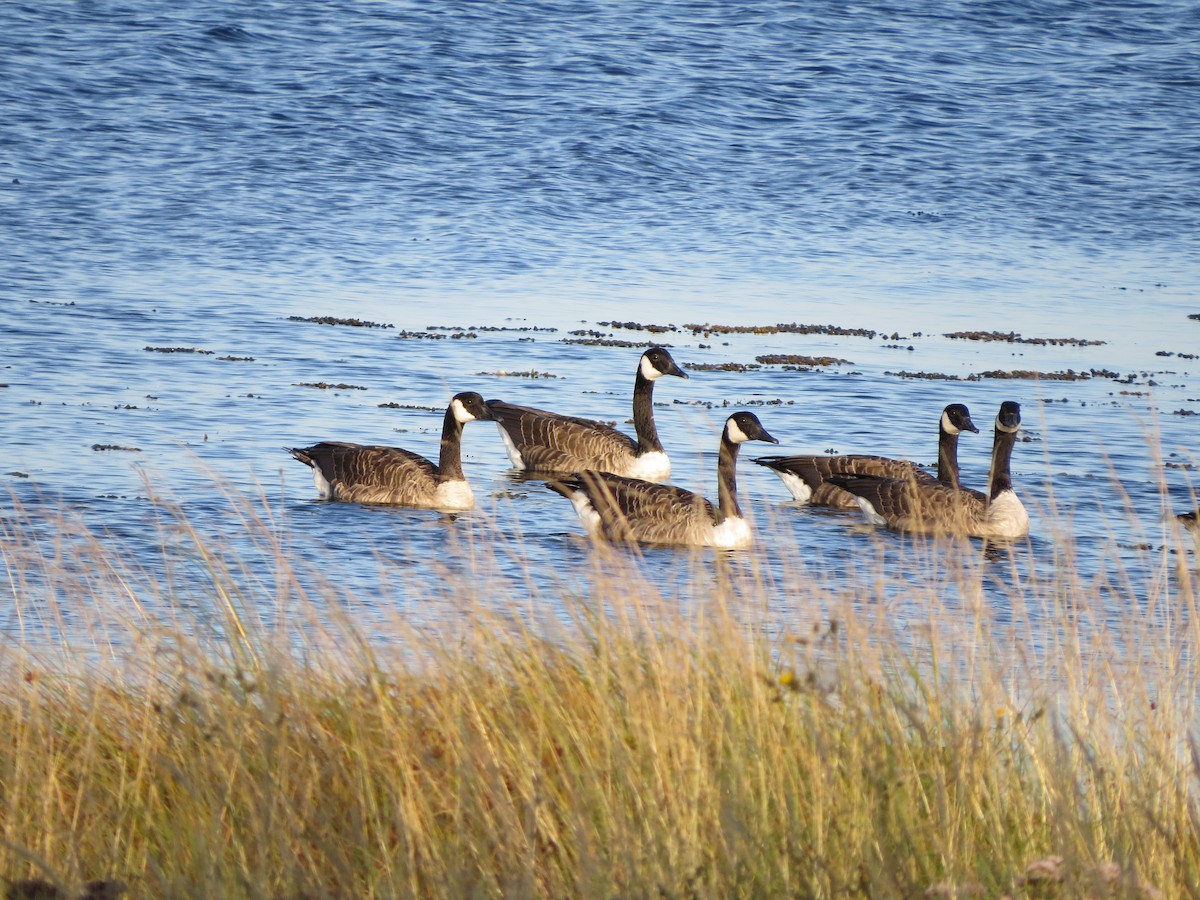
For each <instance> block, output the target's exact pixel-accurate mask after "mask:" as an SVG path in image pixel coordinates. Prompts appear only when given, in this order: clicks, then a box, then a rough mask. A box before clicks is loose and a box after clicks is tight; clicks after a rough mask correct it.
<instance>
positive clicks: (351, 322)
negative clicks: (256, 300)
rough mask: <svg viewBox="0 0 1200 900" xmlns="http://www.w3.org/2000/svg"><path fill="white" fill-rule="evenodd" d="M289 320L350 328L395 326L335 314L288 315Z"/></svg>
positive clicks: (393, 326)
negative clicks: (338, 316)
mask: <svg viewBox="0 0 1200 900" xmlns="http://www.w3.org/2000/svg"><path fill="white" fill-rule="evenodd" d="M288 321H289V322H312V323H313V324H315V325H348V326H350V327H351V328H395V327H396V326H395V325H386V324H383V323H380V322H368V321H366V320H365V319H339V318H337V317H336V316H288Z"/></svg>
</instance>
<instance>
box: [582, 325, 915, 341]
mask: <svg viewBox="0 0 1200 900" xmlns="http://www.w3.org/2000/svg"><path fill="white" fill-rule="evenodd" d="M601 324H603V323H601ZM683 327H684V328H685V329H687V330H688V331H690V332H692V334H693V335H699V334H703V335H704V337H710V336H711V335H714V334H826V335H832V336H835V337H865V338H872V339H874V338H875V337H876V336H877V335H878V334H879V332H877V331H874V330H873V329H870V328H843V327H841V326H840V325H799V324H797V323H795V322H790V323H780V324H777V325H710V324H707V323H706V324H704V325H697V324H695V323H690V324H687V325H684V326H683ZM893 340H899V336H898V335H897V336H896V337H895V338H893Z"/></svg>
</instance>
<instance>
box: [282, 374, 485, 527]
mask: <svg viewBox="0 0 1200 900" xmlns="http://www.w3.org/2000/svg"><path fill="white" fill-rule="evenodd" d="M491 417H492V416H491V413H490V412H489V411H488V408H487V406H486V404H484V402H483V397H481V396H480V395H479V394H477V393H475V392H474V391H467V392H464V393H461V394H455V395H454V397H453V399H451V401H450V405H449V406H447V407H446V417H445V419H444V421H443V424H442V446H441V451H440V454H439V456H438V464H437V465H436V466H435V465H434V464H433V463H431V462H430V461H429V460H427V459H426V458H425V457H423V456H419V455H418V454H416V453H413V452H411V451H409V450H402V449H401V448H399V447H379V446H364V445H362V444H347V443H343V442H342V441H322V442H321V443H319V444H313V445H312V446H311V447H304V448H303V449H301V448H292V449H289V450H288V452H289V453H291V454H292V456H293V457H295V458H296V459H298V460H299V461H300V462H302V463H304V464H305V465H306V466H310V467H311V468H312V470H313V481H314V482H315V483H316V485H317V491H318V492H319V493H320V495H321V499H322V500H345V501H349V502H351V503H391V504H395V505H397V506H412V507H418V508H422V509H442V510H459V509H470V508H471V506H473V505H474V503H475V498H474V495H473V494H472V492H471V485H470V484H468V483H467V479H466V478H465V477H464V476H463V470H462V430H463V425H465V424H466V423H467V422H473V421H475V420H476V419H491Z"/></svg>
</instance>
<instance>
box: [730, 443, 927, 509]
mask: <svg viewBox="0 0 1200 900" xmlns="http://www.w3.org/2000/svg"><path fill="white" fill-rule="evenodd" d="M754 461H755V462H756V463H758V464H759V465H761V466H766V467H767V468H769V469H773V470H775V471H776V472H784V473H787V474H790V475H795V476H796V477H797V478H799V479H801V480H802V481H803V482H804V483H805V484H806V485H808V487H809V490H811V491H812V492H813V493H812V497H811V498H810V499H809V502H810V503H812V504H814V505H816V506H833V507H837V508H840V509H855V508H856V507H857V506H858V501H857V500H856V499H855V498H854V495H853V494H851V493H850V492H848V491H846V490H844V489H843V488H840V487H838V486H837V485H836V484H833V483H832V482H831V481H830V479H832V478H834V477H837V476H852V475H871V476H874V477H877V478H900V479H905V480H908V479H915V480H917V481H923V482H933V481H936V480H937V479H936V478H934V476H933V475H931V474H930V473H929V472H927V471H925V470H924V469H922V468H921V467H920V466H918V465H917V464H916V463H913V462H910V461H909V460H907V459H890V458H888V457H886V456H871V455H867V454H848V455H844V456H761V457H759V458H758V459H756V460H754Z"/></svg>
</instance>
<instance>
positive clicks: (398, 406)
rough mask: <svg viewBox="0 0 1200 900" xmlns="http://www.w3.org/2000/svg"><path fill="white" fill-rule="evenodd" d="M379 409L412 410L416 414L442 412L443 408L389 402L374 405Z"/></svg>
mask: <svg viewBox="0 0 1200 900" xmlns="http://www.w3.org/2000/svg"><path fill="white" fill-rule="evenodd" d="M375 405H376V406H377V407H378V408H379V409H412V410H416V411H417V412H444V408H443V407H440V406H421V405H420V404H417V403H395V402H393V401H389V402H387V403H377V404H375Z"/></svg>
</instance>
